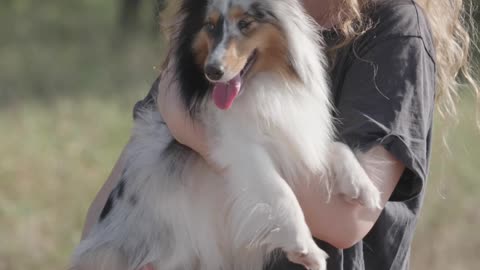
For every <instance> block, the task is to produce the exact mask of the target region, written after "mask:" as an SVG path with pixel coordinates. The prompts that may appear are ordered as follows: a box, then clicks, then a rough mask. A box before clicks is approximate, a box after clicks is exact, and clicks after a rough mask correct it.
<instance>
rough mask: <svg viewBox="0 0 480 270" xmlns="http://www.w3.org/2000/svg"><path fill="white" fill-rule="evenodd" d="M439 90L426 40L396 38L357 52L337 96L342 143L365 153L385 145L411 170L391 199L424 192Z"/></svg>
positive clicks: (411, 196)
mask: <svg viewBox="0 0 480 270" xmlns="http://www.w3.org/2000/svg"><path fill="white" fill-rule="evenodd" d="M434 89H435V65H434V60H433V59H432V58H431V56H430V54H429V53H428V51H427V50H426V48H425V44H424V42H423V40H422V39H421V38H419V37H395V38H390V39H386V40H383V41H376V42H375V45H374V46H371V47H370V48H369V49H368V50H366V51H365V52H364V53H362V54H361V55H358V54H357V55H356V57H355V59H354V60H353V61H352V63H351V65H350V66H349V68H348V70H347V71H346V75H345V78H344V80H343V85H342V86H341V87H340V90H339V91H340V92H339V93H337V98H336V100H337V104H336V105H337V106H336V108H337V117H338V120H339V122H340V124H339V128H338V134H339V139H340V140H341V141H343V142H345V143H346V144H347V145H349V146H350V147H352V148H353V149H359V150H361V151H366V150H368V149H369V148H371V147H372V146H374V145H378V144H380V145H383V146H384V147H385V149H386V150H387V151H389V152H390V153H391V154H392V155H393V156H395V157H396V158H397V159H399V160H400V161H401V162H402V163H403V164H404V165H405V167H406V170H405V172H404V173H403V175H402V177H401V179H400V182H399V184H398V185H397V187H396V189H395V191H394V193H393V195H392V197H391V198H390V200H393V201H403V200H408V199H410V198H413V197H415V196H417V195H418V194H419V193H420V191H421V190H422V187H423V182H424V180H425V178H426V175H427V171H428V160H429V155H430V145H429V144H430V136H431V128H432V115H433V108H434V94H435V93H434V92H435V91H434Z"/></svg>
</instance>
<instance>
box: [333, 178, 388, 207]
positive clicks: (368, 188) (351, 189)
mask: <svg viewBox="0 0 480 270" xmlns="http://www.w3.org/2000/svg"><path fill="white" fill-rule="evenodd" d="M339 193H340V194H342V195H343V197H344V198H345V199H346V200H347V201H349V202H356V203H359V204H361V205H363V206H365V207H367V208H371V209H375V208H377V209H381V194H380V191H379V190H378V188H377V187H376V186H375V185H374V184H373V183H372V182H371V181H370V179H365V180H363V181H358V182H351V183H345V184H344V185H342V187H341V188H340V189H339Z"/></svg>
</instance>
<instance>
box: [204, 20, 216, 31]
mask: <svg viewBox="0 0 480 270" xmlns="http://www.w3.org/2000/svg"><path fill="white" fill-rule="evenodd" d="M204 27H205V30H206V31H207V32H209V33H212V32H213V31H215V24H213V23H211V22H206V23H205V25H204Z"/></svg>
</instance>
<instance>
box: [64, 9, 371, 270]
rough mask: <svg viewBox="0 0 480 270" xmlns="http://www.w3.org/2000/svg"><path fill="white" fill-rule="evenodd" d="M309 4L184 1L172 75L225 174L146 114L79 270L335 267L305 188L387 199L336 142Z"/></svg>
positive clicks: (79, 255)
mask: <svg viewBox="0 0 480 270" xmlns="http://www.w3.org/2000/svg"><path fill="white" fill-rule="evenodd" d="M301 2H302V1H300V0H183V1H182V2H181V4H180V9H179V13H178V16H177V22H176V23H175V26H174V28H175V31H174V33H173V34H172V43H171V48H172V51H171V56H172V58H171V59H170V61H173V64H172V66H173V71H172V72H173V73H174V74H175V75H176V79H177V80H178V85H179V89H178V90H179V91H180V95H181V97H182V99H183V101H184V103H185V107H186V109H187V110H188V111H189V112H190V113H191V115H192V117H194V118H195V119H196V120H197V121H199V122H201V123H202V124H203V125H205V127H206V130H207V134H208V136H207V137H208V145H209V147H210V158H211V160H212V161H213V162H215V164H216V165H218V166H220V167H221V168H223V169H224V171H223V173H222V175H219V174H217V173H215V171H214V170H212V169H211V168H210V167H209V166H208V165H207V163H206V162H205V161H204V160H203V159H202V158H201V157H200V156H199V155H197V154H196V153H195V152H194V151H192V150H191V149H189V148H187V147H185V146H182V145H181V144H179V143H178V142H176V141H175V139H174V138H173V137H172V136H171V134H170V132H169V130H168V128H167V126H166V125H165V124H164V122H163V120H162V117H161V115H160V114H159V113H158V112H157V111H156V110H144V111H142V112H141V113H140V114H139V116H138V117H137V118H136V120H135V126H134V129H133V134H132V139H131V142H130V143H129V145H128V146H127V149H126V154H125V155H126V165H125V169H124V171H123V173H122V176H121V179H120V181H119V183H118V185H117V186H116V187H115V188H114V189H113V191H112V193H111V194H110V197H109V199H108V201H107V203H106V205H105V208H104V209H103V212H102V213H101V216H100V218H99V220H98V222H97V223H96V224H95V226H94V227H93V229H92V231H91V232H90V233H89V235H88V236H87V238H86V239H85V240H83V241H82V242H81V243H80V244H79V246H78V247H77V249H76V250H75V252H74V255H73V258H72V263H71V269H74V270H96V269H105V270H136V269H138V268H140V267H142V266H144V265H146V264H150V265H151V266H153V267H154V268H155V269H156V270H186V269H188V270H192V269H195V270H221V269H222V270H259V269H261V268H262V267H264V265H266V264H267V263H268V262H269V261H270V260H272V258H274V257H275V256H272V254H274V253H276V252H277V251H282V252H284V253H285V254H286V256H287V258H288V259H289V260H291V261H292V262H294V263H298V264H301V265H303V266H304V267H305V268H307V269H314V270H324V269H325V268H326V259H327V257H328V256H327V254H326V253H325V252H324V251H322V250H321V249H320V248H319V247H318V246H317V245H316V244H315V242H314V240H313V238H312V235H311V232H310V230H309V228H308V226H307V224H306V222H305V218H304V215H303V212H302V209H301V208H300V205H299V202H298V200H297V198H296V196H295V188H296V186H298V185H306V184H315V185H324V184H325V185H326V183H327V180H325V179H327V178H328V176H329V175H334V176H335V177H334V179H333V180H331V179H330V180H328V181H334V182H335V183H334V185H335V186H336V187H337V186H338V187H339V188H340V189H341V190H340V191H339V192H344V193H346V195H347V196H352V197H354V196H357V195H358V192H353V191H352V190H355V191H358V190H360V191H361V192H360V193H361V194H363V195H364V198H368V199H367V200H365V203H367V205H368V206H371V207H375V206H377V205H378V203H379V192H378V190H377V189H376V187H375V186H374V185H373V184H372V182H371V181H370V180H369V178H368V177H367V176H366V174H365V172H364V171H363V170H362V168H361V166H359V163H358V161H357V159H356V158H355V155H354V154H353V152H352V151H351V150H350V148H348V147H347V146H345V145H344V144H341V143H338V142H334V141H333V134H334V131H333V124H332V123H333V120H332V114H331V111H332V106H331V102H330V97H329V96H330V94H329V87H328V79H327V72H326V65H327V64H326V58H325V55H324V50H323V45H322V44H323V43H322V39H321V36H320V34H319V31H318V29H319V27H318V25H317V24H315V22H314V21H313V20H312V18H311V17H309V15H307V14H306V12H305V10H304V8H303V6H302V3H301ZM312 175H317V176H318V177H315V178H314V179H313V178H312V177H311V176H312ZM309 179H310V180H309ZM312 179H313V180H312ZM322 179H323V180H322ZM352 193H356V194H352ZM360 199H362V198H360Z"/></svg>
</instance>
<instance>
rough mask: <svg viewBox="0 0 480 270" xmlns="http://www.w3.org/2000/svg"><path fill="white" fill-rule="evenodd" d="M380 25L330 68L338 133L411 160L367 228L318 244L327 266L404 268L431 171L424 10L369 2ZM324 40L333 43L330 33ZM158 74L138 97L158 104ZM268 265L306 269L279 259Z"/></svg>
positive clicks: (429, 50) (429, 51)
mask: <svg viewBox="0 0 480 270" xmlns="http://www.w3.org/2000/svg"><path fill="white" fill-rule="evenodd" d="M370 15H371V18H372V19H373V21H374V22H375V23H376V26H375V27H374V28H373V29H371V30H370V31H368V32H367V33H365V34H364V35H362V37H361V38H359V39H358V40H357V41H355V42H354V44H352V45H351V46H348V47H346V48H344V49H342V51H341V52H339V54H338V56H337V58H336V61H335V66H334V68H333V70H332V72H331V77H332V95H333V98H334V103H335V107H336V113H335V114H336V117H337V118H338V119H339V125H338V127H337V128H338V131H339V132H338V134H339V137H338V139H339V140H341V141H343V142H345V143H347V144H348V145H350V146H351V147H353V148H357V149H358V148H360V149H362V150H368V149H369V148H370V147H372V146H373V145H376V144H381V145H383V146H384V147H385V148H386V149H387V150H388V151H389V152H390V153H391V154H392V155H394V156H395V157H396V158H398V159H399V160H400V161H401V162H402V163H403V164H404V165H405V167H406V170H405V172H404V173H403V175H402V177H401V179H400V182H399V184H398V186H397V187H396V189H395V191H394V193H393V195H392V196H391V198H390V201H389V202H388V203H387V205H386V207H385V209H384V210H383V212H382V214H381V215H380V217H379V219H378V221H377V222H376V224H375V226H374V227H373V228H372V230H371V231H370V232H369V233H368V235H367V236H366V237H365V238H364V239H363V240H362V241H361V242H359V243H357V244H356V245H355V246H353V247H351V248H349V249H344V250H341V249H336V248H334V247H332V246H330V245H328V244H327V243H324V242H322V241H318V244H319V246H320V247H321V248H323V249H324V250H325V251H326V252H327V253H328V254H329V256H330V258H329V259H328V270H364V269H367V270H389V269H390V270H404V269H408V268H409V255H410V245H411V242H412V238H413V234H414V229H415V225H416V222H417V217H418V213H419V209H420V206H421V203H422V200H423V195H424V185H425V179H426V177H427V173H428V164H429V158H430V142H431V132H432V117H433V108H434V95H435V58H434V55H435V52H434V48H433V43H432V37H431V33H430V29H429V26H428V23H427V21H426V18H425V15H424V14H423V12H422V10H421V9H420V7H419V6H418V5H416V4H415V3H414V2H413V1H412V0H384V1H381V3H378V4H377V5H376V6H375V7H373V8H372V10H371V12H370ZM326 39H327V43H329V44H330V45H332V44H334V43H335V36H334V35H333V34H332V33H329V34H327V35H326ZM157 83H158V81H157V82H156V83H155V84H154V85H153V87H152V90H151V93H150V94H149V95H148V96H147V97H146V98H145V99H144V100H143V101H140V102H139V103H137V105H136V108H138V107H139V106H153V105H154V102H153V97H154V96H155V92H156V89H157ZM268 269H269V270H287V269H288V270H297V269H298V270H301V269H303V267H301V266H298V265H294V264H292V263H290V262H288V261H287V260H286V259H280V260H279V261H277V263H275V264H274V265H271V266H269V267H268Z"/></svg>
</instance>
